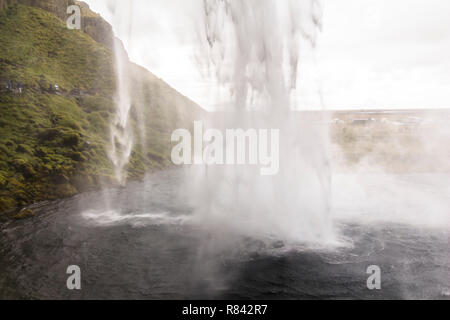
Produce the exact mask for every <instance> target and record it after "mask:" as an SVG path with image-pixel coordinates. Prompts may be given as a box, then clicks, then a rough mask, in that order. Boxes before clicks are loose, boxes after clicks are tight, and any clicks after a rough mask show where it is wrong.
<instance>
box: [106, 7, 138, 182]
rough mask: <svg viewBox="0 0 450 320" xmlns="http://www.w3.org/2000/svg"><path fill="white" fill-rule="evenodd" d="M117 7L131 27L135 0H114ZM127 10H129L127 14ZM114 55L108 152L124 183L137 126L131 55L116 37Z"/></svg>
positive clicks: (119, 16)
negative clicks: (133, 122) (121, 0)
mask: <svg viewBox="0 0 450 320" xmlns="http://www.w3.org/2000/svg"><path fill="white" fill-rule="evenodd" d="M112 4H113V5H112V9H113V10H114V11H115V12H114V14H113V16H114V19H115V20H116V23H115V24H116V25H119V26H120V25H121V24H122V25H123V24H126V25H125V27H127V28H131V24H130V18H129V17H127V16H126V13H128V14H131V3H129V2H126V4H123V3H122V5H119V4H118V3H116V2H114V3H112ZM124 12H125V14H124ZM113 41H114V45H113V48H114V58H115V71H116V113H115V115H114V117H113V118H112V120H111V123H110V132H111V145H110V148H109V152H108V156H109V158H110V160H111V162H112V164H113V165H114V174H115V178H116V180H117V182H118V183H119V184H121V185H123V184H125V182H126V177H127V176H126V165H127V164H128V161H129V159H130V155H131V151H132V149H133V130H132V128H131V124H130V121H129V120H130V119H129V117H130V110H131V103H132V102H131V95H130V85H131V81H130V70H129V59H128V55H127V52H126V50H125V48H124V47H123V44H122V42H121V41H120V40H119V39H117V38H115V39H114V40H113Z"/></svg>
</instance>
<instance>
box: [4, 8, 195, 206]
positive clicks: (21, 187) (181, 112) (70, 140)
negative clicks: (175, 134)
mask: <svg viewBox="0 0 450 320" xmlns="http://www.w3.org/2000/svg"><path fill="white" fill-rule="evenodd" d="M83 12H84V13H83V14H84V16H86V15H87V13H88V12H89V10H88V9H87V8H84V9H83ZM95 17H96V16H95V15H93V14H91V18H95ZM100 24H101V25H102V28H104V26H105V24H104V23H100ZM90 26H91V31H90V32H91V33H92V34H95V31H94V29H93V28H94V26H95V23H93V22H92V21H91V24H90ZM88 33H89V32H88ZM113 60H114V57H113V53H112V52H111V50H110V48H109V47H108V45H107V43H99V42H97V41H95V40H94V39H93V38H92V37H91V36H89V35H88V34H87V33H86V32H83V31H81V30H69V29H68V28H67V27H66V25H65V22H63V21H62V20H61V19H59V18H58V17H57V15H55V14H53V13H52V12H49V11H45V10H43V9H40V8H35V7H31V6H27V5H23V4H14V5H11V6H9V7H8V8H7V9H5V10H3V11H0V84H1V88H0V212H6V211H9V210H12V209H14V208H18V207H23V206H26V205H28V204H30V203H32V202H36V201H40V200H47V199H55V198H60V197H66V196H71V195H74V194H76V193H79V192H83V191H86V190H90V189H93V188H97V187H99V186H100V185H101V184H102V183H104V182H112V181H113V180H114V179H113V168H112V166H111V162H110V161H109V159H108V156H107V148H108V146H109V145H110V132H109V123H110V122H111V119H112V117H113V116H114V113H115V101H114V97H115V83H116V82H115V72H114V63H113ZM130 68H131V69H132V73H131V74H132V79H130V81H131V82H132V83H133V84H134V85H133V86H132V97H133V101H132V109H131V121H133V124H134V125H133V127H134V128H136V133H135V136H136V137H137V138H136V141H135V142H134V148H133V152H132V157H131V161H130V163H129V165H128V167H127V172H128V177H129V178H139V177H142V176H143V174H144V173H145V172H147V171H149V170H154V169H157V168H161V167H165V166H167V165H169V164H170V161H169V155H170V150H169V149H170V133H171V131H172V130H173V129H174V128H177V127H180V126H184V127H187V126H189V124H190V123H192V121H193V120H194V119H195V118H196V117H199V116H201V113H202V111H201V109H200V108H199V107H198V106H197V105H195V104H194V103H193V102H191V101H189V100H188V99H187V98H185V97H184V96H182V95H180V94H179V93H177V92H176V91H175V90H173V89H172V88H170V87H169V86H168V85H167V84H165V83H164V82H163V81H161V80H160V79H158V78H156V77H155V76H154V75H152V74H151V73H150V72H148V71H147V70H145V69H144V68H141V67H139V66H137V65H134V64H131V63H130ZM8 81H11V82H12V83H13V84H14V85H17V84H18V83H21V84H22V86H23V91H22V93H18V92H17V91H16V92H14V91H11V90H7V89H6V85H7V83H8ZM55 84H57V85H58V86H59V90H58V91H55V90H53V87H54V85H55ZM138 131H139V132H138Z"/></svg>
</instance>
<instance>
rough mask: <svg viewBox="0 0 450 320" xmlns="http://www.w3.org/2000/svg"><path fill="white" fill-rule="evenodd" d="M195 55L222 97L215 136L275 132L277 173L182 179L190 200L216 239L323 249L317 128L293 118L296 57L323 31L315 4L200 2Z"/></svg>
mask: <svg viewBox="0 0 450 320" xmlns="http://www.w3.org/2000/svg"><path fill="white" fill-rule="evenodd" d="M201 19H202V24H201V26H200V30H199V31H198V34H199V35H200V37H201V38H200V39H199V40H200V41H199V42H198V43H199V46H200V47H199V49H198V50H197V51H198V52H199V56H198V57H197V61H198V62H199V66H200V68H201V71H204V70H205V69H206V70H208V71H209V75H210V76H212V77H213V79H214V80H215V81H216V83H218V84H219V87H220V90H221V92H227V93H228V100H227V101H220V102H221V103H222V105H223V104H225V105H226V108H225V112H221V113H220V115H218V116H215V117H214V120H213V121H212V123H211V125H212V126H213V127H215V128H217V127H220V128H221V127H226V128H243V129H248V128H256V129H263V128H266V129H271V128H275V129H279V130H280V171H279V173H278V174H277V175H276V176H273V177H270V176H269V177H267V176H261V175H260V174H259V171H258V168H254V167H252V166H242V165H241V166H227V165H222V166H213V167H211V166H210V167H208V168H203V167H200V166H197V167H195V166H194V168H192V169H189V170H188V173H187V182H188V184H189V188H187V189H188V190H189V191H188V193H189V194H190V196H189V198H190V199H191V201H192V205H193V207H194V208H195V212H196V213H197V215H198V219H199V220H200V221H201V222H202V223H203V224H206V225H209V226H210V228H211V230H215V231H214V232H217V233H220V232H232V233H238V234H242V235H245V236H250V237H257V238H260V239H269V238H270V239H273V238H275V239H277V240H282V241H285V242H297V243H298V242H301V243H305V242H308V243H320V244H330V243H334V242H335V240H336V237H335V234H334V231H333V224H332V219H331V216H330V208H329V207H330V201H331V195H330V184H331V174H330V167H329V156H328V129H327V125H326V124H325V121H323V120H324V119H322V118H320V117H313V118H311V117H309V116H307V115H305V114H303V113H300V112H297V111H294V109H295V103H293V102H292V101H293V100H294V99H293V98H294V97H295V94H297V92H296V86H297V80H298V78H299V76H301V72H298V67H299V53H300V50H313V49H314V46H315V43H316V36H317V34H318V32H319V31H320V28H321V7H320V3H319V2H317V1H315V0H300V1H299V0H291V1H289V0H285V1H273V0H230V1H227V0H204V1H203V6H202V14H201Z"/></svg>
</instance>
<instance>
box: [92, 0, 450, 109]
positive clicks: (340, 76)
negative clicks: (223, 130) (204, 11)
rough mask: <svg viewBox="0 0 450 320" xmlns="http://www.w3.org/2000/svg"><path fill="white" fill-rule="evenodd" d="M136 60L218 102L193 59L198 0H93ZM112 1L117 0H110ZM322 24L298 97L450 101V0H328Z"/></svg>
mask: <svg viewBox="0 0 450 320" xmlns="http://www.w3.org/2000/svg"><path fill="white" fill-rule="evenodd" d="M275 1H278V0H275ZM86 2H88V3H89V5H90V6H91V8H92V9H93V10H95V11H97V12H99V13H100V14H102V15H103V16H104V17H105V18H106V19H107V20H108V21H110V22H111V23H112V24H113V26H114V29H115V32H116V33H117V35H118V36H119V37H120V38H121V39H122V40H123V41H124V43H125V46H126V47H127V50H128V52H129V55H130V57H131V59H132V60H133V61H135V62H136V63H139V64H141V65H143V66H145V67H146V68H148V69H149V70H150V71H152V72H153V73H155V74H156V75H157V76H159V77H161V78H163V79H164V80H165V81H167V82H168V83H169V84H170V85H172V86H173V87H174V88H176V89H177V90H179V91H180V92H181V93H183V94H185V95H186V96H188V97H190V98H192V99H193V100H194V101H196V102H198V103H199V104H200V105H202V106H205V107H207V108H208V107H210V106H212V105H215V104H216V103H218V101H217V96H216V95H214V94H213V93H212V92H213V90H212V87H213V86H214V83H213V82H211V81H207V80H205V79H202V78H201V77H200V75H199V73H198V70H197V66H196V64H195V62H194V53H195V34H194V23H195V22H196V21H193V20H195V18H194V17H195V14H193V12H195V11H196V10H198V8H199V7H198V4H199V2H198V1H194V0H190V1H185V0H127V1H125V0H116V1H115V2H116V3H117V4H118V5H120V6H121V8H120V10H119V12H120V16H119V18H118V17H117V16H114V15H113V14H112V13H111V11H109V10H108V3H110V4H111V3H113V2H114V1H112V0H110V1H108V0H87V1H86ZM110 7H111V6H110ZM323 7H324V17H323V20H324V21H323V23H324V28H323V32H322V34H321V35H320V37H319V39H318V40H319V41H318V47H317V49H316V51H315V52H310V53H308V52H306V53H303V54H302V57H301V58H302V60H301V61H300V88H299V90H298V95H297V99H296V100H297V101H298V103H299V105H300V106H301V107H302V108H319V107H320V104H321V103H320V102H321V97H320V96H319V93H320V92H321V93H322V95H323V96H322V97H323V101H324V103H325V106H326V107H327V108H422V107H423V108H427V107H429V108H433V107H450V90H449V89H450V58H449V57H450V19H449V18H448V13H450V1H448V0H395V1H388V0H339V1H336V0H323Z"/></svg>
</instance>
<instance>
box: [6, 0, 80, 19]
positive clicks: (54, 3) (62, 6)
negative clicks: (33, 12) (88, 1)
mask: <svg viewBox="0 0 450 320" xmlns="http://www.w3.org/2000/svg"><path fill="white" fill-rule="evenodd" d="M16 3H19V4H24V5H27V6H32V7H36V8H40V9H44V10H46V11H48V12H51V13H53V14H54V15H56V16H57V17H59V18H60V19H64V18H65V17H66V16H67V14H66V11H67V7H68V6H69V4H73V3H74V1H73V0H0V10H3V9H6V8H7V7H8V6H10V5H14V4H16Z"/></svg>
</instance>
